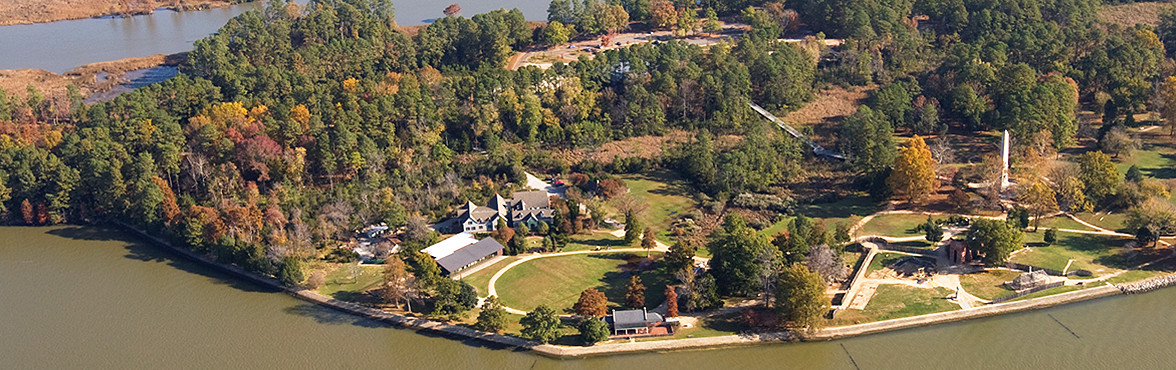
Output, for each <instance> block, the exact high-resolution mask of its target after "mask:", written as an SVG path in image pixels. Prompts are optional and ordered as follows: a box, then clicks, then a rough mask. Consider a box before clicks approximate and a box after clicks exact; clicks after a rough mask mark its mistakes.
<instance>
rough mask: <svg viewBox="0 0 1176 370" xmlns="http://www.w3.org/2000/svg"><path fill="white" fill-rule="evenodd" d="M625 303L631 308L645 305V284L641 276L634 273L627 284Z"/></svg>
mask: <svg viewBox="0 0 1176 370" xmlns="http://www.w3.org/2000/svg"><path fill="white" fill-rule="evenodd" d="M625 305H626V306H629V307H630V308H639V307H645V284H642V283H641V277H640V276H637V275H633V277H631V278H629V283H628V284H626V285H625Z"/></svg>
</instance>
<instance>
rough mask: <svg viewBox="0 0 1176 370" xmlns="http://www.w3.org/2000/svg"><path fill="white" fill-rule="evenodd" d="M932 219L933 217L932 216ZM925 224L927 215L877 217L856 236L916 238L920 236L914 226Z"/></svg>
mask: <svg viewBox="0 0 1176 370" xmlns="http://www.w3.org/2000/svg"><path fill="white" fill-rule="evenodd" d="M932 218H933V219H934V218H935V217H934V216H932ZM940 218H946V217H940ZM924 222H927V215H904V214H898V215H879V216H878V217H874V218H873V219H871V220H870V222H867V223H866V224H865V225H863V226H862V228H861V230H858V232H857V235H885V236H916V235H922V233H921V232H919V231H918V230H915V227H916V226H919V224H922V223H924Z"/></svg>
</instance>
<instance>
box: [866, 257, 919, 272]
mask: <svg viewBox="0 0 1176 370" xmlns="http://www.w3.org/2000/svg"><path fill="white" fill-rule="evenodd" d="M906 257H910V256H908V255H905V254H898V253H889V252H883V253H878V254H875V255H874V259H873V260H870V269H869V270H866V274H867V275H868V274H870V273H871V272H874V271H878V270H881V269H882V268H883V267H886V266H889V265H890V264H892V263H894V262H897V261H898V260H900V259H903V258H906Z"/></svg>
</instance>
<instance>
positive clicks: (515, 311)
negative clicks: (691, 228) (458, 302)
mask: <svg viewBox="0 0 1176 370" xmlns="http://www.w3.org/2000/svg"><path fill="white" fill-rule="evenodd" d="M657 244H658V245H657V247H654V248H653V249H649V250H646V249H643V248H620V249H609V250H598V251H593V250H587V251H574V252H559V253H548V254H541V253H535V254H531V255H528V256H526V257H523V258H519V259H518V260H516V261H514V262H511V263H510V264H509V265H506V266H503V267H502V269H501V270H498V272H495V273H494V276H492V277H490V283H489V287H487V288H488V289H487V293H486V296H496V297H497V296H498V289H496V288H495V287H494V284H495V283H497V282H498V278H500V277H502V275H503V274H505V273H506V272H507V271H509V270H510V269H512V268H514V267H515V266H518V265H521V264H523V263H526V262H528V261H532V260H537V259H540V258H550V257H563V256H573V255H577V254H603V253H624V252H646V251H656V252H666V251H669V247H667V246H666V245H665V244H662V243H657ZM502 308H503V309H505V310H506V312H509V313H512V314H515V315H526V314H527V311H523V310H519V309H515V308H510V307H507V306H505V305H504V306H502Z"/></svg>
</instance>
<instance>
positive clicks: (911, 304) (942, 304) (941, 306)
mask: <svg viewBox="0 0 1176 370" xmlns="http://www.w3.org/2000/svg"><path fill="white" fill-rule="evenodd" d="M951 294H952V291H951V290H948V289H945V288H935V289H922V288H915V287H908V286H902V285H893V284H883V285H879V286H878V290H877V291H875V292H874V297H873V298H870V303H868V304H866V308H865V309H864V310H860V311H859V310H845V311H842V312H840V313H838V314H837V318H835V319H833V321H832V325H833V326H840V325H851V324H859V323H864V322H872V321H882V320H889V319H897V318H901V317H909V316H917V315H925V314H929V313H936V312H944V311H952V310H957V309H959V308H960V306H958V305H956V304H955V303H952V302H951V301H948V300H947V297H948V296H950V295H951Z"/></svg>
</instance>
